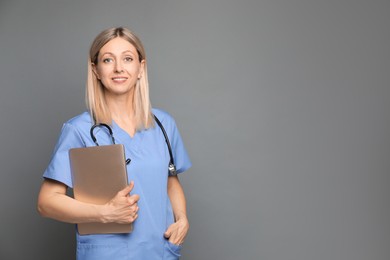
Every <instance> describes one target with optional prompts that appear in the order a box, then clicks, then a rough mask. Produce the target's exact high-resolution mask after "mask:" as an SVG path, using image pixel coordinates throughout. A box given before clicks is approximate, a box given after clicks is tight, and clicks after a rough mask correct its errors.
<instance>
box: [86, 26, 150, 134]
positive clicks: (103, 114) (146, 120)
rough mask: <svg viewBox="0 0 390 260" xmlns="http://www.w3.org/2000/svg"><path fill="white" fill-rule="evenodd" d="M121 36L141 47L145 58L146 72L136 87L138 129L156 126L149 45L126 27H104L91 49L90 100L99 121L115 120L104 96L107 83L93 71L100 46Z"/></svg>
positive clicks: (89, 61)
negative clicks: (151, 100) (149, 76)
mask: <svg viewBox="0 0 390 260" xmlns="http://www.w3.org/2000/svg"><path fill="white" fill-rule="evenodd" d="M117 37H121V38H122V39H124V40H126V41H128V42H129V43H131V44H132V45H133V46H134V47H135V49H136V50H137V53H138V57H139V62H141V61H142V60H144V61H145V64H144V71H143V76H142V77H141V78H140V79H139V80H138V81H137V84H136V86H135V89H134V98H133V108H134V117H135V122H136V130H137V131H138V130H142V129H148V128H150V127H152V126H154V120H153V114H152V106H151V103H150V98H149V83H148V73H147V65H146V55H145V49H144V47H143V45H142V43H141V41H140V39H139V38H138V37H137V36H136V35H135V34H134V33H133V32H131V31H130V30H129V29H127V28H124V27H115V28H109V29H106V30H104V31H102V32H101V33H100V34H99V35H98V36H96V38H95V40H94V41H93V42H92V45H91V48H90V50H89V59H88V77H87V86H86V103H87V108H88V109H89V112H90V113H91V115H92V117H93V120H94V121H95V123H105V124H109V125H111V124H112V118H111V113H110V111H109V107H108V106H107V103H106V100H105V96H104V86H103V85H102V83H101V82H100V80H98V78H97V77H96V75H95V73H94V72H93V64H95V65H97V62H98V55H99V51H100V49H101V48H102V47H103V46H104V45H105V44H106V43H107V42H109V41H110V40H112V39H114V38H117Z"/></svg>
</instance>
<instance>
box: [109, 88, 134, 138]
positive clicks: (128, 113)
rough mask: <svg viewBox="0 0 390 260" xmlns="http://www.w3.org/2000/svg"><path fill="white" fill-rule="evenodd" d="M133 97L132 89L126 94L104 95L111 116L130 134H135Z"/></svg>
mask: <svg viewBox="0 0 390 260" xmlns="http://www.w3.org/2000/svg"><path fill="white" fill-rule="evenodd" d="M133 97H134V91H131V92H129V93H128V94H126V95H112V94H110V93H106V95H105V99H106V102H107V106H108V108H109V109H110V112H111V118H112V119H113V120H114V121H115V123H117V124H118V125H119V126H120V127H121V128H122V129H124V130H125V131H126V132H127V133H128V134H129V135H130V136H134V134H135V121H134V119H135V118H134V106H133V105H134V104H133Z"/></svg>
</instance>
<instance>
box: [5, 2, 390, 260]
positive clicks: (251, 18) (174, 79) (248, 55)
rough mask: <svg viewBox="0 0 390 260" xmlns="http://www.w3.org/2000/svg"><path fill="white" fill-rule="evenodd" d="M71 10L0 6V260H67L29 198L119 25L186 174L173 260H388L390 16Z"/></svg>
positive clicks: (380, 12)
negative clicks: (130, 39)
mask: <svg viewBox="0 0 390 260" xmlns="http://www.w3.org/2000/svg"><path fill="white" fill-rule="evenodd" d="M70 2H71V1H53V0H35V1H28V0H24V1H22V0H12V1H11V0H9V1H4V0H3V1H1V2H0V57H1V61H0V79H1V80H0V86H1V88H0V119H1V135H0V144H1V149H0V165H1V173H0V205H1V214H0V218H1V221H0V230H1V232H0V259H73V258H74V251H75V241H74V228H73V225H70V224H64V223H59V222H56V221H53V220H49V219H43V218H41V217H39V216H38V214H37V213H36V209H35V207H36V198H37V193H38V191H39V187H40V184H41V175H42V172H43V171H44V169H45V167H46V166H47V164H48V162H49V159H50V155H51V152H52V151H53V148H54V144H55V142H56V140H57V137H58V134H59V131H60V128H61V126H62V123H63V122H64V121H66V120H67V119H69V118H70V117H73V116H75V115H77V114H79V113H80V112H82V111H84V110H85V106H84V85H85V78H86V60H87V53H88V48H89V45H90V43H91V42H92V40H93V38H94V37H95V36H96V35H97V34H98V33H99V32H100V31H101V30H103V29H105V28H108V27H111V26H118V25H124V26H127V27H129V28H132V29H133V30H134V31H135V32H136V33H137V34H138V35H139V36H140V37H141V39H142V40H143V42H144V44H145V47H146V50H147V55H148V62H149V75H150V83H151V97H152V102H153V104H154V106H155V107H160V108H162V109H164V110H166V111H168V112H170V113H171V114H172V115H173V116H174V117H175V119H176V121H177V123H178V125H179V128H180V131H181V134H182V136H183V138H184V140H185V144H186V147H187V149H188V152H189V154H190V156H191V159H192V161H193V164H194V166H193V168H192V169H191V170H190V171H189V172H187V173H185V174H184V175H182V176H181V181H182V183H183V186H184V188H185V192H186V195H187V199H188V214H189V218H190V222H191V230H190V233H189V235H188V238H187V241H186V244H185V246H184V248H183V251H182V253H183V259H187V260H190V259H197V260H199V259H224V260H228V259H232V260H235V259H267V260H280V259H289V260H293V259H299V260H312V259H316V260H317V259H318V260H322V259H323V260H329V259H343V260H349V259H351V260H352V259H353V260H360V259H361V260H367V259H376V260H380V259H383V260H384V259H390V235H389V234H390V224H389V219H390V206H389V195H390V192H389V188H388V187H389V184H390V177H389V168H390V167H389V166H390V163H389V162H390V160H389V155H390V148H389V147H390V146H389V145H390V138H389V133H390V117H389V109H390V103H389V97H390V84H389V83H390V78H389V75H390V73H389V72H390V65H389V61H390V52H389V46H390V37H389V26H390V16H389V11H390V2H389V1H387V0H383V1H380V0H373V1H360V0H356V1H352V0H350V1H349V0H337V1H336V0H328V1H309V0H266V1H255V0H252V1H250V0H241V1H231V0H227V1H222V0H211V1H210V0H207V1H206V0H197V1H180V0H169V1H158V0H154V1H101V0H99V1H96V0H94V1H92V0H88V1H86V0H84V1H77V2H76V1H73V2H72V3H70Z"/></svg>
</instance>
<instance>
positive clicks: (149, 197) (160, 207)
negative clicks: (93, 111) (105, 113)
mask: <svg viewBox="0 0 390 260" xmlns="http://www.w3.org/2000/svg"><path fill="white" fill-rule="evenodd" d="M153 113H154V114H155V115H156V116H157V118H158V119H160V121H161V123H162V124H163V126H164V128H165V130H166V132H167V135H168V138H169V141H170V142H171V146H172V153H173V157H174V160H175V165H176V169H177V173H181V172H184V171H186V170H187V169H188V168H190V167H191V162H190V159H189V157H188V154H187V152H186V150H185V147H184V144H183V142H182V139H181V137H180V134H179V131H178V129H177V127H176V124H175V121H174V119H173V118H172V117H171V116H170V115H169V114H168V113H166V112H164V111H162V110H158V109H153ZM92 125H93V123H92V120H91V116H90V114H89V113H88V112H84V113H83V114H81V115H79V116H76V117H75V118H72V119H71V120H69V121H68V122H66V123H65V124H64V126H63V128H62V131H61V135H60V138H59V140H58V143H57V145H56V147H55V150H54V153H53V156H52V159H51V162H50V164H49V166H48V167H47V169H46V171H45V173H44V175H43V176H44V177H45V178H49V179H53V180H56V181H59V182H62V183H64V184H65V185H67V186H68V187H70V188H72V186H73V185H72V177H71V171H70V164H69V155H68V151H69V149H70V148H75V147H86V146H95V144H94V143H93V141H92V139H91V137H90V133H89V131H90V128H91V126H92ZM111 127H112V130H113V134H114V138H115V140H116V143H119V144H123V145H124V147H125V154H126V158H130V159H131V163H130V164H129V165H127V173H128V179H129V182H130V181H131V180H133V181H134V189H133V191H132V192H131V193H132V194H138V195H139V196H140V199H139V201H138V207H139V211H138V218H137V219H136V220H135V222H134V223H133V232H132V233H130V234H94V235H80V234H79V233H78V232H76V239H77V259H78V260H100V259H101V260H117V259H118V260H122V259H135V260H157V259H178V258H179V256H180V249H181V247H180V246H178V245H174V244H172V243H170V242H169V241H168V240H167V239H165V238H164V232H165V231H166V229H167V228H168V227H169V225H171V224H172V223H173V222H174V217H173V211H172V206H171V203H170V200H169V197H168V194H167V181H168V163H169V158H170V157H169V152H168V148H167V145H166V142H165V139H164V135H163V133H162V131H161V129H160V128H159V127H158V125H157V124H155V127H154V128H150V129H147V130H143V131H139V132H136V134H135V135H134V136H133V137H131V136H130V135H129V134H128V133H127V132H125V131H124V130H123V129H121V128H120V127H119V126H118V125H117V124H116V123H115V122H113V124H112V126H111ZM94 133H95V136H96V138H97V140H98V142H99V144H101V145H103V144H111V140H110V137H109V134H108V132H107V130H106V129H105V128H103V127H102V128H97V129H95V131H94Z"/></svg>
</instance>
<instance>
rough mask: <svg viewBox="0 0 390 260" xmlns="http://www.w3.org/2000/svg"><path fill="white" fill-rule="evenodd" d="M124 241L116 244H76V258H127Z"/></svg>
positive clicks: (100, 259) (94, 259) (109, 259)
mask: <svg viewBox="0 0 390 260" xmlns="http://www.w3.org/2000/svg"><path fill="white" fill-rule="evenodd" d="M127 258H128V249H127V244H126V243H118V244H90V243H78V244H77V260H114V259H127Z"/></svg>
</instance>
